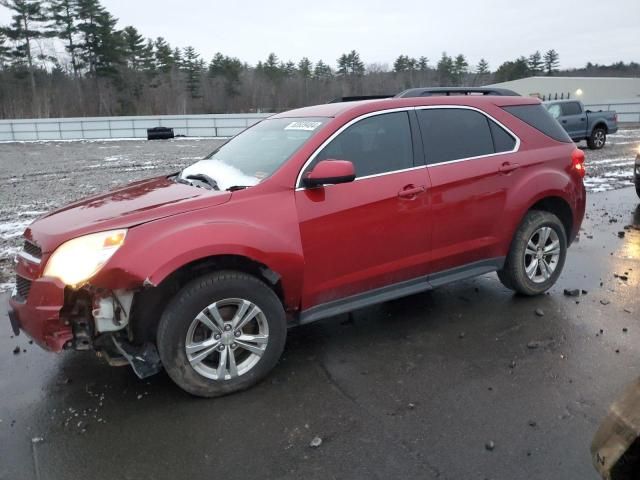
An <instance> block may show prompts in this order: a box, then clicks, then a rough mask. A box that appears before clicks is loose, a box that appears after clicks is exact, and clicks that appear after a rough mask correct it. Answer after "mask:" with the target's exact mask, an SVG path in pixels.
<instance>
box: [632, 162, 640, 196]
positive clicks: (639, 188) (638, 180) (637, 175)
mask: <svg viewBox="0 0 640 480" xmlns="http://www.w3.org/2000/svg"><path fill="white" fill-rule="evenodd" d="M633 179H634V181H635V184H636V193H637V194H638V197H640V153H638V155H636V165H635V167H634V169H633Z"/></svg>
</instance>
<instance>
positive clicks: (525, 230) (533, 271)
mask: <svg viewBox="0 0 640 480" xmlns="http://www.w3.org/2000/svg"><path fill="white" fill-rule="evenodd" d="M566 255H567V236H566V233H565V229H564V226H563V224H562V222H561V221H560V219H558V217H556V216H555V215H553V214H552V213H549V212H544V211H540V210H532V211H530V212H529V213H527V215H526V216H525V218H524V220H523V222H522V224H521V225H520V227H519V228H518V231H517V232H516V234H515V236H514V237H513V240H512V242H511V249H510V250H509V254H508V255H507V259H506V261H505V264H504V267H503V268H502V270H500V271H499V272H498V277H499V278H500V281H501V282H502V284H503V285H504V286H505V287H507V288H510V289H511V290H515V291H516V292H518V293H521V294H523V295H539V294H541V293H544V292H546V291H547V290H548V289H549V288H551V287H552V286H553V285H554V284H555V283H556V281H557V280H558V277H559V276H560V273H561V272H562V268H563V267H564V262H565V258H566Z"/></svg>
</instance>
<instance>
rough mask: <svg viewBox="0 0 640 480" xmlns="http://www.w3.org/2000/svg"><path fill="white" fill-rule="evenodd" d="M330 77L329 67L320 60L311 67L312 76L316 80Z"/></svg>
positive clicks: (331, 75)
mask: <svg viewBox="0 0 640 480" xmlns="http://www.w3.org/2000/svg"><path fill="white" fill-rule="evenodd" d="M331 77H333V71H332V70H331V67H330V66H329V65H327V64H326V63H324V62H323V61H322V60H318V63H316V66H315V67H314V69H313V78H317V79H318V80H327V79H329V78H331Z"/></svg>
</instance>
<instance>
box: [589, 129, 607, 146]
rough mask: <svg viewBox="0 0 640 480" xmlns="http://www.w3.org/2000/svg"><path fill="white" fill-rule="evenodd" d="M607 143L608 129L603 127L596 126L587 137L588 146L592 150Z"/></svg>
mask: <svg viewBox="0 0 640 480" xmlns="http://www.w3.org/2000/svg"><path fill="white" fill-rule="evenodd" d="M605 143H607V131H606V130H605V129H604V128H602V127H597V128H594V129H593V131H592V132H591V135H590V136H589V138H587V146H588V147H589V148H590V149H591V150H600V149H601V148H602V147H604V144H605Z"/></svg>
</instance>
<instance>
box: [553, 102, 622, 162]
mask: <svg viewBox="0 0 640 480" xmlns="http://www.w3.org/2000/svg"><path fill="white" fill-rule="evenodd" d="M543 105H544V106H545V107H546V109H547V110H548V111H549V113H550V114H551V116H552V117H553V118H555V119H556V120H558V122H560V125H562V127H563V128H564V129H565V130H566V131H567V133H568V134H569V136H570V137H571V140H573V141H574V142H576V143H578V142H579V141H581V140H586V141H587V145H588V146H589V148H590V149H591V150H599V149H601V148H602V147H604V144H605V143H606V142H607V135H608V134H610V133H616V132H617V131H618V114H617V113H616V112H615V111H613V110H607V111H599V112H592V111H591V110H585V109H584V105H583V104H582V102H580V101H578V100H558V101H552V102H544V103H543Z"/></svg>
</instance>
